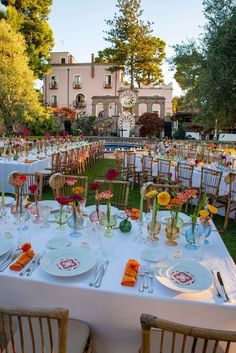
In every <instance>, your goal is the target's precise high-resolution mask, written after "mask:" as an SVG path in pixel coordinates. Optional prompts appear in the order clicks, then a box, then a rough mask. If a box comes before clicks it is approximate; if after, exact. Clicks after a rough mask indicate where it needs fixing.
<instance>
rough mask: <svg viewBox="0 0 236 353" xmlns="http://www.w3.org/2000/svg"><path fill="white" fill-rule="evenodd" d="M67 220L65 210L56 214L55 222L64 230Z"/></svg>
mask: <svg viewBox="0 0 236 353" xmlns="http://www.w3.org/2000/svg"><path fill="white" fill-rule="evenodd" d="M67 218H68V214H67V213H66V212H65V211H64V210H63V209H60V210H59V211H58V212H57V213H56V214H55V220H56V222H57V224H58V225H59V227H60V229H62V228H63V226H64V225H65V224H66V221H67Z"/></svg>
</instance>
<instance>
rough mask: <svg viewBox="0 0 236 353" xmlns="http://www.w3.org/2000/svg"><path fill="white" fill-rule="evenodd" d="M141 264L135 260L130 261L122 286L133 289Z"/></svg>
mask: <svg viewBox="0 0 236 353" xmlns="http://www.w3.org/2000/svg"><path fill="white" fill-rule="evenodd" d="M139 267H140V264H139V263H138V262H137V261H136V260H135V259H130V260H129V261H128V262H127V264H126V266H125V271H124V275H123V278H122V280H121V284H122V285H123V286H130V287H133V286H134V285H135V284H136V281H137V276H138V270H139Z"/></svg>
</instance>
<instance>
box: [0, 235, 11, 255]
mask: <svg viewBox="0 0 236 353" xmlns="http://www.w3.org/2000/svg"><path fill="white" fill-rule="evenodd" d="M12 248H13V242H12V241H11V240H10V239H7V238H0V256H2V255H4V254H6V253H7V252H8V251H9V250H10V249H12Z"/></svg>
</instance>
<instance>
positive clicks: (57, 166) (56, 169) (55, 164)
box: [51, 152, 61, 174]
mask: <svg viewBox="0 0 236 353" xmlns="http://www.w3.org/2000/svg"><path fill="white" fill-rule="evenodd" d="M60 172H61V155H60V153H59V152H57V153H53V154H52V164H51V174H54V173H60Z"/></svg>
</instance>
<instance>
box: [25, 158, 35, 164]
mask: <svg viewBox="0 0 236 353" xmlns="http://www.w3.org/2000/svg"><path fill="white" fill-rule="evenodd" d="M24 163H33V161H32V160H31V159H25V160H24Z"/></svg>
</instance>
